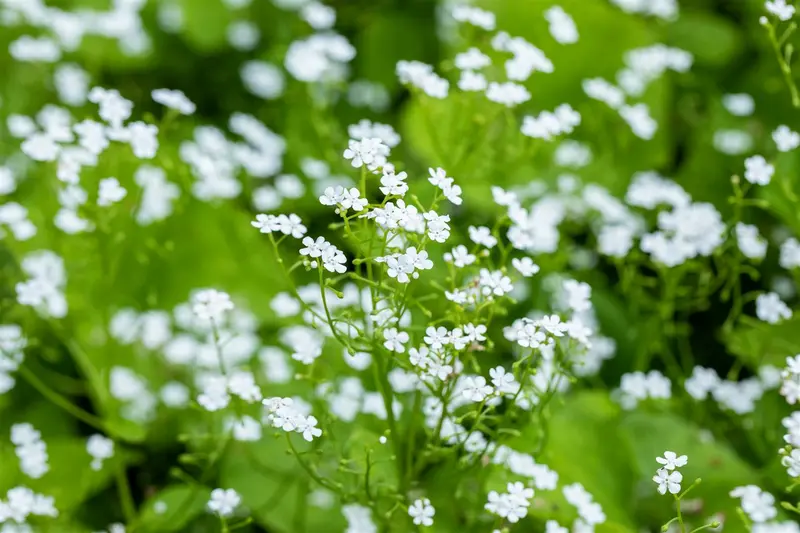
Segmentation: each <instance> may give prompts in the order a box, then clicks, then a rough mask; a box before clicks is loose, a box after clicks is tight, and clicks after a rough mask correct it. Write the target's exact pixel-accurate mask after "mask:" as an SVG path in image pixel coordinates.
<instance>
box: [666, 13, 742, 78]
mask: <svg viewBox="0 0 800 533" xmlns="http://www.w3.org/2000/svg"><path fill="white" fill-rule="evenodd" d="M742 42H743V41H742V38H741V35H740V32H739V30H738V28H737V27H736V25H735V24H733V23H732V22H729V21H728V20H727V19H724V18H722V17H719V16H716V15H713V14H710V13H707V12H702V11H688V10H682V11H681V16H680V17H679V18H678V19H677V20H675V21H674V22H673V23H672V24H670V25H669V26H667V44H669V45H670V46H676V47H678V48H681V49H683V50H686V51H687V52H691V53H692V55H693V56H694V58H695V61H696V62H697V63H699V64H706V65H709V66H717V65H725V64H728V63H729V62H730V61H731V60H732V59H733V58H734V56H735V55H736V54H737V53H738V51H739V49H740V48H741V43H742Z"/></svg>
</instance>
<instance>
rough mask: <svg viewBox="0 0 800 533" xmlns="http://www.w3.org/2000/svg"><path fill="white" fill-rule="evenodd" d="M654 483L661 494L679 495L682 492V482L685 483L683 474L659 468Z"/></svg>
mask: <svg viewBox="0 0 800 533" xmlns="http://www.w3.org/2000/svg"><path fill="white" fill-rule="evenodd" d="M653 481H654V482H655V483H656V484H657V485H658V492H659V494H666V493H667V491H669V493H670V494H678V493H679V492H680V491H681V481H683V474H681V473H680V472H678V471H677V470H676V471H673V472H669V471H668V470H667V469H666V468H659V469H658V471H657V472H656V475H655V476H653Z"/></svg>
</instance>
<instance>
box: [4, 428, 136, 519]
mask: <svg viewBox="0 0 800 533" xmlns="http://www.w3.org/2000/svg"><path fill="white" fill-rule="evenodd" d="M44 441H45V444H46V445H47V455H48V456H49V461H48V463H49V465H50V471H49V472H47V473H46V474H45V475H43V476H42V477H41V478H39V479H31V478H29V477H27V476H26V475H24V474H23V473H22V472H21V471H20V470H19V461H18V459H17V457H16V456H15V454H14V451H13V449H12V448H11V447H10V446H9V447H7V448H5V449H4V450H3V452H2V453H1V454H0V464H2V465H3V468H2V470H0V493H5V491H7V490H8V489H10V488H12V487H15V486H17V485H24V486H26V487H29V488H30V489H32V490H34V491H35V492H38V493H41V494H45V495H47V496H52V497H53V498H54V499H55V506H56V508H57V509H58V510H59V511H60V512H68V511H69V510H71V509H73V508H75V507H77V506H78V505H80V504H81V503H82V502H83V501H84V500H86V499H87V498H89V497H90V496H91V495H93V494H95V493H97V492H99V491H100V490H102V489H104V488H105V487H107V486H108V485H109V484H110V483H111V480H112V479H113V477H114V471H115V469H116V468H118V467H119V465H120V463H122V464H127V463H128V462H130V456H129V455H128V454H127V453H125V452H124V451H121V450H118V449H117V450H115V453H114V457H112V458H111V459H108V460H106V461H104V462H103V467H102V468H101V469H100V470H99V471H96V470H93V469H91V468H90V466H89V463H90V462H91V458H90V456H89V454H88V453H87V452H86V440H85V439H81V438H76V437H75V438H73V437H54V438H45V439H44Z"/></svg>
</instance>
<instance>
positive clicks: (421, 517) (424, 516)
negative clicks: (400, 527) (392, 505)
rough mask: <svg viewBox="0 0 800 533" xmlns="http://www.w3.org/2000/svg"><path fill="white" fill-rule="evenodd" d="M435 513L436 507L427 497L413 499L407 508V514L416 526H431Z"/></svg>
mask: <svg viewBox="0 0 800 533" xmlns="http://www.w3.org/2000/svg"><path fill="white" fill-rule="evenodd" d="M435 514H436V509H434V508H433V505H431V501H430V500H429V499H428V498H425V499H421V500H415V501H414V503H413V504H411V506H410V507H409V508H408V516H410V517H411V518H413V521H414V524H415V525H418V526H432V525H433V517H434V515H435Z"/></svg>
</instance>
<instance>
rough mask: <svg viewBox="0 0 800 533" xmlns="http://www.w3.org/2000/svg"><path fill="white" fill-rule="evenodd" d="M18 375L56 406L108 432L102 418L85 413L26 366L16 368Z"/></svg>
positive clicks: (99, 429)
mask: <svg viewBox="0 0 800 533" xmlns="http://www.w3.org/2000/svg"><path fill="white" fill-rule="evenodd" d="M18 372H19V375H20V376H22V378H23V379H24V380H25V381H27V382H28V383H29V384H30V385H31V386H32V387H33V388H34V389H36V390H37V391H39V393H40V394H41V395H42V396H44V397H45V398H47V399H48V400H50V401H51V402H53V404H55V405H57V406H58V407H60V408H62V409H63V410H65V411H66V412H68V413H69V414H71V415H72V416H74V417H75V418H77V419H78V420H80V421H81V422H84V423H86V424H88V425H90V426H92V427H93V428H95V429H97V430H98V431H103V432H106V433H107V432H108V431H107V430H106V427H105V424H104V423H103V420H102V419H100V418H98V417H96V416H94V415H93V414H91V413H87V412H86V411H84V410H83V409H81V408H80V407H78V406H77V405H75V404H73V403H72V402H70V401H69V400H67V399H66V398H64V397H63V396H61V395H60V394H59V393H57V392H56V391H54V390H53V389H51V388H50V387H48V386H47V385H46V384H45V383H44V382H43V381H42V380H40V379H39V378H38V377H36V374H34V373H33V372H31V371H30V370H29V369H28V368H27V367H25V366H21V367H20V368H19V370H18Z"/></svg>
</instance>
